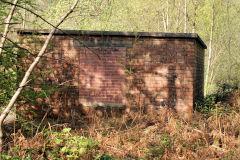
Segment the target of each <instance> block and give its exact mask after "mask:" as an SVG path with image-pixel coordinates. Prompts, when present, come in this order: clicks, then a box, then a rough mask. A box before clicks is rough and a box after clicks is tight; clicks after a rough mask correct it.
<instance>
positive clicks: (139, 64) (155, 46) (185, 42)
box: [17, 30, 206, 116]
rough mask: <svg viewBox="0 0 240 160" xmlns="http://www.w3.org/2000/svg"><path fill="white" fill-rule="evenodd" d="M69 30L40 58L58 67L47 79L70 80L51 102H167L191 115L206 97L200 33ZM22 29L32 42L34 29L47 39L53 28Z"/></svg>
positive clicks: (65, 104)
mask: <svg viewBox="0 0 240 160" xmlns="http://www.w3.org/2000/svg"><path fill="white" fill-rule="evenodd" d="M65 32H66V33H68V34H69V35H66V34H63V33H61V32H60V31H58V32H57V33H56V34H55V35H54V37H53V38H52V40H51V45H50V46H49V48H48V52H47V53H45V56H44V57H43V58H42V61H41V62H40V63H39V64H38V67H39V68H41V70H53V72H52V73H51V74H50V75H49V76H48V77H46V78H47V80H46V81H45V83H49V84H61V83H66V84H67V86H68V87H66V88H64V89H63V90H62V91H59V92H57V93H55V94H52V96H51V103H52V104H54V105H55V106H59V105H56V104H57V103H58V104H60V106H61V108H62V110H64V111H65V112H68V111H69V110H70V109H71V108H78V107H80V106H81V105H85V106H93V105H95V106H111V107H114V106H127V107H145V108H147V107H150V106H154V107H155V108H161V107H162V106H164V105H167V106H168V107H171V108H174V109H176V110H177V112H179V113H180V114H183V116H186V115H187V116H188V115H191V112H192V110H193V106H194V103H195V102H196V100H197V99H198V98H202V97H203V81H204V49H206V45H205V44H204V43H203V41H202V40H201V39H200V38H199V37H198V36H197V34H173V33H172V34H170V33H137V34H135V33H131V32H100V31H65ZM17 33H18V36H19V39H24V42H25V44H24V45H26V42H27V41H28V40H29V39H30V38H29V37H31V36H32V34H33V33H35V34H34V37H38V38H40V39H43V40H44V39H45V38H46V36H47V34H48V31H32V30H18V31H17ZM36 33H37V34H36ZM26 46H27V45H26ZM39 46H41V45H40V44H38V43H37V42H33V44H31V47H34V48H39ZM36 52H37V51H36ZM24 62H25V63H28V64H29V63H31V61H29V60H28V61H27V60H26V61H24Z"/></svg>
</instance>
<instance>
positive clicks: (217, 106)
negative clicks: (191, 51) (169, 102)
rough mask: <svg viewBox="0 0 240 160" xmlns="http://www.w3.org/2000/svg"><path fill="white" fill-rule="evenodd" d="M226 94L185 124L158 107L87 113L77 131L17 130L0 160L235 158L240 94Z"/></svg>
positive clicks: (239, 155) (49, 128)
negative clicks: (113, 113) (103, 114)
mask: <svg viewBox="0 0 240 160" xmlns="http://www.w3.org/2000/svg"><path fill="white" fill-rule="evenodd" d="M230 95H231V96H229V97H228V98H226V99H225V101H224V102H221V103H220V102H219V103H216V101H214V103H213V102H212V99H209V100H206V101H207V102H206V103H205V104H204V105H205V106H207V107H208V108H207V109H206V110H204V109H203V110H200V111H201V112H199V111H197V110H196V111H194V113H193V118H192V120H191V121H190V122H185V121H184V120H182V119H181V118H180V117H178V115H177V114H176V113H175V111H174V110H172V109H169V108H167V107H164V108H162V109H159V110H155V111H154V112H149V113H143V112H140V111H139V112H129V113H126V114H123V115H122V116H120V117H111V118H107V119H106V118H100V117H97V116H95V115H92V116H91V117H89V119H88V121H82V122H79V123H84V124H87V125H85V127H79V128H78V129H70V128H69V127H70V124H66V125H59V124H58V125H53V124H52V125H50V124H48V126H45V127H43V129H42V130H41V131H40V132H39V133H37V134H36V135H35V136H33V137H26V136H24V134H23V133H22V130H18V131H17V132H16V133H15V134H11V135H10V137H12V141H11V142H9V143H8V149H6V150H5V151H6V152H5V153H4V154H3V155H2V159H26V160H31V159H34V160H35V159H95V160H117V159H125V160H127V159H128V160H130V159H139V160H148V159H171V160H172V159H173V160H174V159H178V160H179V159H183V160H185V159H199V160H206V159H221V160H231V159H240V148H239V146H240V123H239V122H240V114H239V113H240V112H239V106H240V98H239V97H240V92H239V91H234V92H232V93H230ZM209 106H211V107H209ZM209 108H211V109H209ZM90 122H91V123H90ZM79 125H80V124H79ZM56 126H58V127H56ZM44 128H45V129H44Z"/></svg>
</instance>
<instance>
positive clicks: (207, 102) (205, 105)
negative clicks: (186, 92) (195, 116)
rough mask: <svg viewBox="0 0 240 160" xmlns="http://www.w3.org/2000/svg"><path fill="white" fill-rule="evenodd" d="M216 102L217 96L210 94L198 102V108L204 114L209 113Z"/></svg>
mask: <svg viewBox="0 0 240 160" xmlns="http://www.w3.org/2000/svg"><path fill="white" fill-rule="evenodd" d="M215 104H216V97H215V96H214V95H210V96H207V97H206V98H204V99H203V100H201V101H199V102H198V103H197V104H196V110H197V111H199V112H201V113H203V114H209V113H211V112H212V110H213V109H214V107H215Z"/></svg>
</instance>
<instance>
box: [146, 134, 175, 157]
mask: <svg viewBox="0 0 240 160" xmlns="http://www.w3.org/2000/svg"><path fill="white" fill-rule="evenodd" d="M161 136H162V138H161V140H160V142H159V144H158V145H157V144H155V145H153V146H150V147H148V148H147V149H146V151H145V152H146V154H147V156H146V158H147V159H153V158H161V157H162V156H163V155H164V153H165V151H166V150H167V149H168V148H170V147H171V145H173V142H172V141H171V140H170V136H169V135H168V134H163V135H161Z"/></svg>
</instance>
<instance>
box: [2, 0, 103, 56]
mask: <svg viewBox="0 0 240 160" xmlns="http://www.w3.org/2000/svg"><path fill="white" fill-rule="evenodd" d="M0 1H1V2H3V3H6V4H10V5H14V4H13V3H11V2H8V1H5V0H0ZM15 6H16V7H19V8H22V9H24V10H26V11H28V12H30V13H32V14H33V15H35V16H36V17H38V18H40V19H41V20H43V21H44V22H46V23H47V24H48V25H50V26H52V27H53V28H55V29H57V30H59V31H60V32H62V33H64V34H66V35H68V36H69V37H71V38H73V39H74V40H77V41H78V42H79V43H81V44H82V45H83V46H84V47H86V48H87V49H89V50H90V51H91V52H92V53H93V54H95V55H96V56H97V57H98V58H99V59H101V58H100V56H99V55H98V53H96V52H95V51H94V50H91V49H90V48H89V47H88V46H87V45H86V44H84V43H83V42H82V41H80V40H79V39H78V38H76V37H75V36H72V35H70V34H69V33H67V32H65V31H63V30H62V29H60V28H58V27H56V26H54V25H53V24H52V23H50V22H48V21H47V20H46V19H44V18H43V17H42V16H40V15H39V14H37V13H35V12H33V11H32V10H30V9H28V8H26V7H23V6H21V5H18V4H16V5H15Z"/></svg>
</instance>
